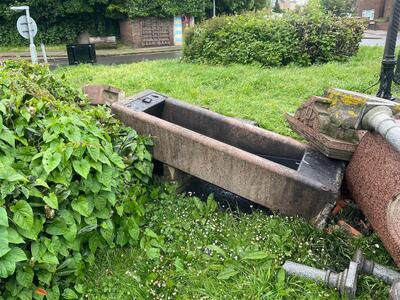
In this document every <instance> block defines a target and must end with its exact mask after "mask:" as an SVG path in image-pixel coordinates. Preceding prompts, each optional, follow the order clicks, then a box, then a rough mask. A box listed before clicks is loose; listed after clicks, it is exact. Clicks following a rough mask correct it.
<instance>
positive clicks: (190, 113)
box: [112, 91, 344, 225]
mask: <svg viewBox="0 0 400 300" xmlns="http://www.w3.org/2000/svg"><path fill="white" fill-rule="evenodd" d="M151 94H154V92H152V91H145V92H143V93H140V94H139V95H137V96H135V97H131V98H129V99H128V100H126V101H124V102H117V103H114V104H113V106H112V111H113V113H114V114H115V116H116V117H117V118H118V119H120V120H121V121H122V122H123V123H125V124H126V125H128V126H130V127H132V128H134V129H135V130H136V131H137V132H138V133H140V134H142V135H150V136H152V137H153V140H154V143H155V146H154V148H153V155H154V158H155V159H157V160H159V161H161V162H163V163H165V164H168V165H169V166H172V167H174V168H177V169H179V170H181V171H183V172H186V173H188V174H190V175H193V176H195V177H198V178H200V179H203V180H205V181H207V182H209V183H212V184H214V185H217V186H219V187H221V188H223V189H225V190H227V191H230V192H232V193H235V194H237V195H239V196H241V197H244V198H246V199H249V200H250V201H253V202H255V203H258V204H260V205H263V206H265V207H268V208H269V209H271V210H274V211H278V212H281V213H283V214H286V215H289V216H302V217H304V218H306V219H309V220H311V221H312V222H313V223H314V224H317V225H321V224H323V223H324V221H325V219H326V216H327V214H328V213H329V212H330V210H331V209H332V207H333V205H334V203H335V201H336V199H337V197H338V194H339V188H340V185H341V181H342V176H343V169H344V165H343V163H342V162H339V161H335V160H331V159H329V158H326V157H325V156H323V155H321V154H319V153H317V152H315V151H313V150H311V149H308V148H307V147H306V146H305V145H304V144H302V143H299V142H297V141H295V140H293V139H290V138H287V137H283V136H281V135H278V134H275V133H272V132H269V131H266V130H263V129H260V128H257V127H255V126H252V125H248V124H245V123H244V122H241V121H239V120H236V119H234V118H229V117H225V116H222V115H219V114H217V113H214V112H211V111H208V110H206V109H202V108H199V107H196V106H193V105H189V104H186V103H183V102H180V101H178V100H174V99H171V98H167V99H166V100H165V101H164V102H163V103H162V104H160V105H162V106H163V107H162V110H161V112H160V111H158V110H155V111H158V113H155V115H151V114H149V113H145V112H137V111H135V110H134V109H132V108H131V107H132V106H133V104H132V102H134V101H142V100H143V99H144V98H146V97H148V96H149V95H151ZM159 96H163V95H159Z"/></svg>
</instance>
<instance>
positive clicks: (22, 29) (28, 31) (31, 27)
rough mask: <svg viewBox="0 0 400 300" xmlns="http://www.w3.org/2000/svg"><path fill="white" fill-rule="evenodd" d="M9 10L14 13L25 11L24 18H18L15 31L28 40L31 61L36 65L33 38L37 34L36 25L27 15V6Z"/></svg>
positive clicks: (28, 14) (14, 7)
mask: <svg viewBox="0 0 400 300" xmlns="http://www.w3.org/2000/svg"><path fill="white" fill-rule="evenodd" d="M10 9H11V10H14V11H25V16H21V17H19V19H18V21H17V29H18V32H19V34H20V35H21V36H22V37H24V38H25V39H28V40H29V50H30V53H31V60H32V63H33V64H37V62H38V58H37V53H36V46H35V43H34V41H33V38H34V37H35V35H36V34H37V25H36V22H35V20H33V19H32V18H31V16H30V13H29V6H12V7H10Z"/></svg>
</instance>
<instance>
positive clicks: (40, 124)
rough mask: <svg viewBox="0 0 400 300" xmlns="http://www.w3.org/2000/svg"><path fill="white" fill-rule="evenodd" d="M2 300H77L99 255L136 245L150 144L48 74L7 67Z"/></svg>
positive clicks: (1, 158) (1, 161) (0, 163)
mask: <svg viewBox="0 0 400 300" xmlns="http://www.w3.org/2000/svg"><path fill="white" fill-rule="evenodd" d="M0 125H1V133H0V195H1V199H0V299H31V298H32V297H33V298H35V299H41V298H43V297H44V296H45V297H46V298H47V299H59V298H60V297H62V298H64V299H76V298H78V297H79V295H80V294H81V293H83V292H84V291H83V285H82V284H80V280H81V279H82V278H83V276H82V275H83V272H84V270H85V266H86V265H87V264H88V263H91V262H93V261H94V254H95V252H96V250H97V249H99V248H103V247H109V248H110V247H111V248H112V247H115V246H124V245H127V244H136V243H137V242H138V238H139V224H140V220H141V217H142V216H143V213H144V208H143V205H144V202H145V201H146V199H148V197H150V194H151V191H149V188H148V182H149V180H150V177H151V174H152V168H153V167H152V164H151V156H150V154H149V153H148V151H147V150H146V146H148V145H150V141H149V140H147V139H145V138H142V137H139V136H138V135H137V134H136V133H135V132H134V131H133V130H131V129H128V128H126V127H123V126H121V124H120V123H119V122H118V121H117V120H115V119H113V118H112V117H111V115H110V114H109V112H108V111H107V110H106V109H105V108H102V107H97V108H93V107H91V106H90V105H89V103H88V102H86V101H85V100H82V99H80V98H79V96H78V94H77V93H76V92H75V91H73V90H71V89H70V88H68V87H67V86H65V85H63V84H62V83H61V82H60V81H58V80H56V79H55V78H54V77H53V76H52V74H51V73H50V71H49V70H48V69H47V68H45V67H41V66H32V65H30V64H28V63H24V62H6V63H4V64H2V65H0Z"/></svg>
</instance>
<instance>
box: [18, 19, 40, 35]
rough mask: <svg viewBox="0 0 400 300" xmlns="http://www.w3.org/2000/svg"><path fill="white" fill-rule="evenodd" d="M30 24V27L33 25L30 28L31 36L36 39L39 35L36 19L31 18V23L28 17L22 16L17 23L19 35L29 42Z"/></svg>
mask: <svg viewBox="0 0 400 300" xmlns="http://www.w3.org/2000/svg"><path fill="white" fill-rule="evenodd" d="M28 22H29V23H30V25H31V26H30V27H31V31H30V34H31V35H32V37H35V36H36V34H37V25H36V22H35V20H34V19H32V18H29V21H28V19H27V18H26V16H20V17H19V18H18V21H17V29H18V32H19V34H20V35H21V36H22V37H23V38H25V39H27V40H29V28H28Z"/></svg>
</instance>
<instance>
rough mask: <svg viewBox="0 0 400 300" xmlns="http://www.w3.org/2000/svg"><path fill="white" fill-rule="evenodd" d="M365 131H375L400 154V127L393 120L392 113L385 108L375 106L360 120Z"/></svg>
mask: <svg viewBox="0 0 400 300" xmlns="http://www.w3.org/2000/svg"><path fill="white" fill-rule="evenodd" d="M362 127H363V129H365V130H375V131H376V132H378V133H379V134H380V135H381V136H382V137H384V138H385V140H386V141H387V142H388V143H389V144H390V145H392V146H393V147H394V148H395V149H396V150H397V151H398V152H400V126H399V125H397V124H396V121H395V119H393V112H392V110H391V109H390V108H389V107H387V106H377V107H374V108H373V109H371V110H370V111H368V112H367V113H366V114H365V115H364V117H363V120H362Z"/></svg>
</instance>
